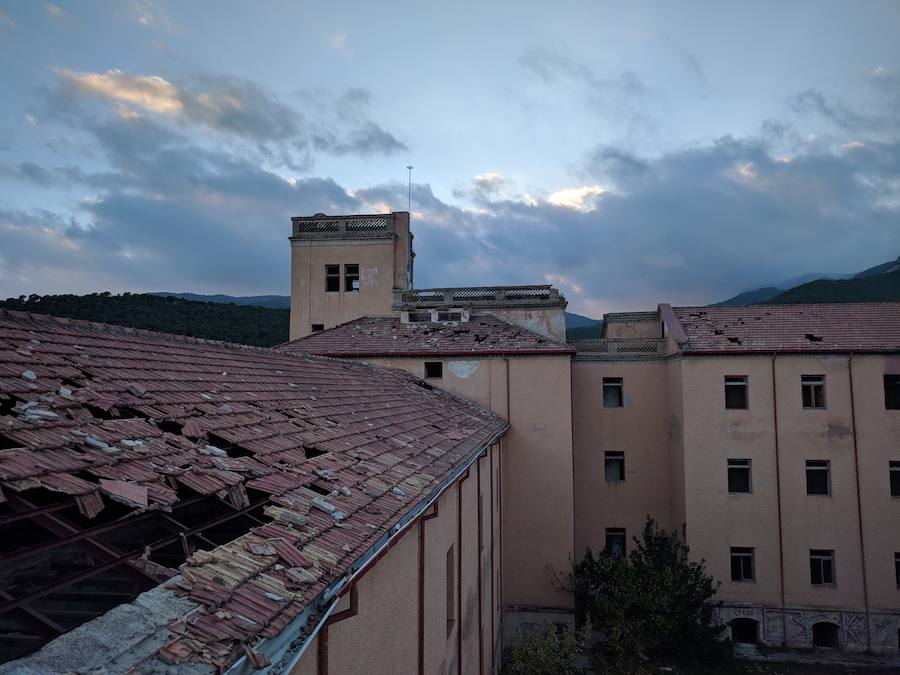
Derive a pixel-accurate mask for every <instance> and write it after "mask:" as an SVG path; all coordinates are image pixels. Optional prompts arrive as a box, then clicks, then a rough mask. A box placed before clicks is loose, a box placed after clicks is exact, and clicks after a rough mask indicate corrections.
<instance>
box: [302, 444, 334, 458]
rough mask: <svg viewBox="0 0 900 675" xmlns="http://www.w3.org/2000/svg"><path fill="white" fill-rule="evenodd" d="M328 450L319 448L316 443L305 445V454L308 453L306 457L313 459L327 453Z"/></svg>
mask: <svg viewBox="0 0 900 675" xmlns="http://www.w3.org/2000/svg"><path fill="white" fill-rule="evenodd" d="M327 453H328V451H327V450H319V448H317V447H315V446H314V445H304V446H303V454H304V455H306V459H312V458H313V457H320V456H321V455H325V454H327Z"/></svg>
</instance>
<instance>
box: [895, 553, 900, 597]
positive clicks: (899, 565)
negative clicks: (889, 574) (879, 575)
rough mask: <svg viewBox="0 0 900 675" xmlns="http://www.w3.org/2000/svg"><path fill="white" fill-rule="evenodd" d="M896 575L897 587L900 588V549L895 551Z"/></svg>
mask: <svg viewBox="0 0 900 675" xmlns="http://www.w3.org/2000/svg"><path fill="white" fill-rule="evenodd" d="M894 576H895V577H896V581H897V588H900V551H894Z"/></svg>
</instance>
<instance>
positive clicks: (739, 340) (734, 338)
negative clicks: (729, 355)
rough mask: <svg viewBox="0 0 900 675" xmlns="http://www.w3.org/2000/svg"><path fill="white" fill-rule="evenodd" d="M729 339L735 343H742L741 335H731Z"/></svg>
mask: <svg viewBox="0 0 900 675" xmlns="http://www.w3.org/2000/svg"><path fill="white" fill-rule="evenodd" d="M728 341H729V342H730V343H731V344H734V345H739V344H741V338H739V337H730V338H728Z"/></svg>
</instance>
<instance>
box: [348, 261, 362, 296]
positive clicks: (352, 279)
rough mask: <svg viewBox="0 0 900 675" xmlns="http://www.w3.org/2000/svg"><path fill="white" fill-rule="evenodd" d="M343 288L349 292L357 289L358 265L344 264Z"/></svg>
mask: <svg viewBox="0 0 900 675" xmlns="http://www.w3.org/2000/svg"><path fill="white" fill-rule="evenodd" d="M344 290H345V291H348V292H351V293H352V292H354V291H358V290H359V265H344Z"/></svg>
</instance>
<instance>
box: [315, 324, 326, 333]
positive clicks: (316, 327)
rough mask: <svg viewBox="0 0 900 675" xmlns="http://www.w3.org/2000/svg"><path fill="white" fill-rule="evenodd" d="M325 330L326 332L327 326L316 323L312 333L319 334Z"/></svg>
mask: <svg viewBox="0 0 900 675" xmlns="http://www.w3.org/2000/svg"><path fill="white" fill-rule="evenodd" d="M323 330H325V324H324V323H314V324H313V325H312V332H313V333H318V332H320V331H323Z"/></svg>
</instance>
